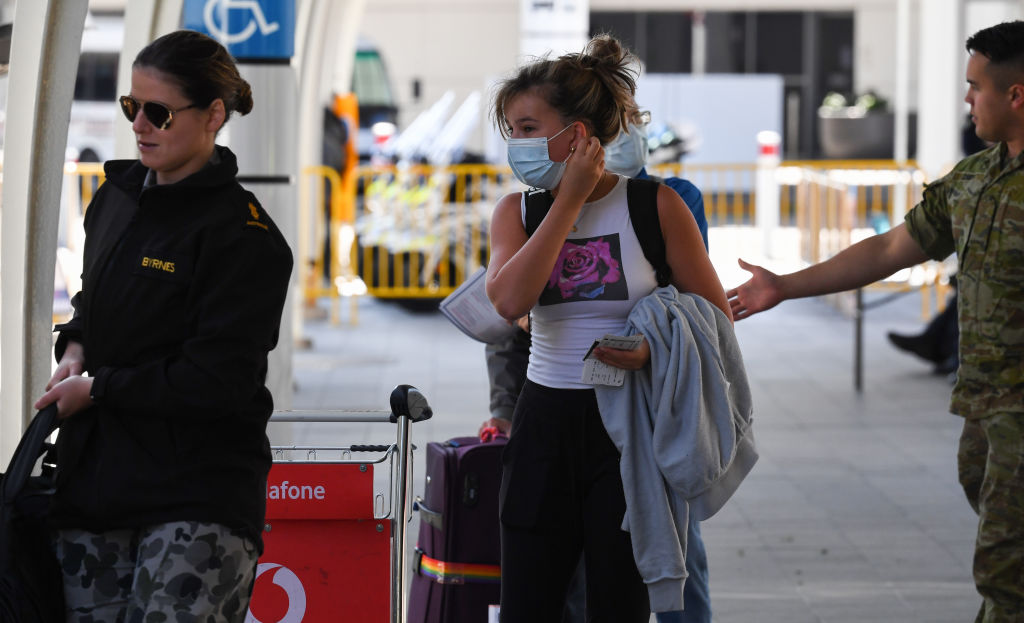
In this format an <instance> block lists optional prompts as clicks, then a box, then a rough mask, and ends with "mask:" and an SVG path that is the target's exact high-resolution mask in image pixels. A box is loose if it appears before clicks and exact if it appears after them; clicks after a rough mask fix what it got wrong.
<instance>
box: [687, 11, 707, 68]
mask: <svg viewBox="0 0 1024 623" xmlns="http://www.w3.org/2000/svg"><path fill="white" fill-rule="evenodd" d="M705 20H706V13H705V12H704V11H694V12H693V26H692V27H691V29H690V30H691V33H692V37H693V39H692V43H691V44H690V53H691V58H692V61H693V63H692V65H693V66H692V68H691V72H690V73H692V74H693V75H695V76H703V75H704V74H705V73H707V60H708V59H707V56H708V55H707V52H708V28H707V24H706V23H705Z"/></svg>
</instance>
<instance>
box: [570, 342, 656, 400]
mask: <svg viewBox="0 0 1024 623" xmlns="http://www.w3.org/2000/svg"><path fill="white" fill-rule="evenodd" d="M643 339H644V336H643V335H640V334H639V333H638V334H636V335H628V336H626V335H606V336H604V337H602V338H601V339H599V340H594V343H593V344H592V345H591V346H590V350H588V351H587V354H586V355H584V356H583V376H582V378H581V379H580V380H581V381H583V382H584V383H589V384H590V385H611V386H613V387H619V386H621V385H622V383H623V382H624V381H625V380H626V371H625V370H623V369H622V368H616V367H615V366H610V365H608V364H606V363H604V362H603V361H599V360H597V359H595V358H594V357H593V355H592V354H591V353H593V352H594V349H595V348H597V347H598V346H600V347H602V348H618V349H620V350H636V349H637V348H638V347H639V346H640V342H642V341H643Z"/></svg>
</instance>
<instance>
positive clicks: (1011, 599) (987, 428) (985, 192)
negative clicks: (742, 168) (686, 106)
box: [727, 21, 1024, 623]
mask: <svg viewBox="0 0 1024 623" xmlns="http://www.w3.org/2000/svg"><path fill="white" fill-rule="evenodd" d="M967 50H968V52H970V53H971V56H970V59H969V61H968V65H967V82H968V85H969V86H968V91H967V96H966V97H965V101H966V102H967V103H968V104H970V106H971V116H972V119H973V120H974V122H975V127H976V131H977V134H978V137H979V138H981V139H983V140H986V141H989V142H993V143H995V145H994V146H993V147H990V148H989V149H986V150H984V151H982V152H979V153H977V154H974V155H972V156H969V157H967V158H965V159H964V160H962V161H961V162H960V163H958V164H957V165H956V167H954V168H953V170H952V171H951V172H950V173H949V174H947V175H946V176H945V177H943V178H942V179H940V180H938V181H936V182H935V183H933V184H931V185H929V186H928V187H927V189H926V190H925V193H924V198H923V199H922V201H921V203H919V204H918V205H917V206H916V207H914V209H913V210H911V211H910V212H908V213H907V216H906V220H905V222H904V223H903V224H901V225H899V226H898V227H895V228H893V229H891V230H890V231H888V232H886V233H884V234H880V235H877V236H873V237H871V238H868V239H866V240H864V241H862V242H860V243H858V244H856V245H853V246H851V247H850V248H848V249H846V250H845V251H843V252H842V253H839V254H838V255H836V256H835V257H833V258H831V259H829V260H828V261H826V262H823V263H821V264H817V265H815V266H811V267H809V268H806V269H804V270H801V271H798V272H795V273H790V274H787V275H775V274H773V273H771V272H769V271H767V270H765V269H764V268H761V267H759V266H754V265H751V264H747V263H746V262H744V261H743V260H740V266H742V267H743V268H745V269H747V270H749V271H750V272H751V273H752V274H753V276H752V277H751V279H750V280H749V281H748V282H746V283H745V284H743V285H741V286H739V287H738V288H734V289H733V290H730V291H729V292H728V293H727V294H728V296H729V298H730V302H731V305H732V312H733V317H734V318H736V319H737V320H739V319H742V318H746V317H748V316H750V315H751V314H754V313H757V312H760V311H763V310H766V309H770V308H772V307H774V306H775V305H777V304H778V303H780V302H781V301H783V300H786V299H791V298H799V297H804V296H816V295H820V294H827V293H831V292H841V291H844V290H850V289H853V288H858V287H861V286H864V285H867V284H869V283H871V282H873V281H876V280H878V279H881V278H883V277H885V276H887V275H890V274H892V273H894V272H896V271H897V270H899V269H902V268H906V267H909V266H913V265H915V264H918V263H920V262H923V261H925V260H927V259H929V258H930V259H936V260H941V259H944V258H945V257H947V256H949V255H950V254H952V253H954V252H955V253H956V254H957V259H958V263H959V272H958V275H959V276H958V279H959V292H958V305H957V308H958V321H959V326H960V368H959V371H958V376H957V383H956V386H955V387H954V388H953V396H952V400H951V404H950V411H952V412H953V413H955V414H957V415H960V416H963V417H964V430H963V434H962V436H961V439H960V448H959V452H958V463H959V472H960V482H961V484H962V485H963V488H964V492H965V493H966V494H967V499H968V501H969V502H970V504H971V506H972V507H973V508H974V510H975V511H977V513H978V516H979V524H978V534H977V541H976V543H975V555H974V579H975V584H976V585H977V588H978V592H979V593H981V595H982V597H983V604H982V607H981V611H980V612H979V613H978V618H977V623H994V622H1000V623H1003V622H1011V621H1012V622H1018V623H1020V622H1024V153H1022V152H1024V22H1021V21H1015V22H1008V23H1004V24H999V25H997V26H993V27H991V28H986V29H984V30H981V31H979V32H978V33H976V34H975V35H974V36H972V37H971V38H970V39H968V40H967Z"/></svg>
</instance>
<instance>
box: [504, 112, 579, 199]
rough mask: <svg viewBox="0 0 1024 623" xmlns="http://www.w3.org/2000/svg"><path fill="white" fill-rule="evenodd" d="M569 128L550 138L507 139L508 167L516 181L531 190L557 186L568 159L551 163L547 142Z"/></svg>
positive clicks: (550, 188)
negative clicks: (510, 168)
mask: <svg viewBox="0 0 1024 623" xmlns="http://www.w3.org/2000/svg"><path fill="white" fill-rule="evenodd" d="M571 127H572V124H571V123H570V124H569V125H567V126H565V127H564V128H562V129H561V130H559V131H558V133H557V134H555V135H554V136H552V137H551V138H544V137H543V136H540V137H537V138H510V139H508V166H510V167H512V173H513V174H514V175H515V176H516V179H517V180H519V181H520V182H522V183H524V184H526V185H527V186H530V187H531V188H543V189H545V190H552V189H554V188H555V187H556V186H558V183H559V182H560V181H562V174H563V173H565V160H568V159H569V158H568V157H566V159H565V160H563V161H561V162H554V161H552V160H551V158H550V156H549V155H548V142H550V141H552V140H554V139H555V138H556V137H558V135H559V134H561V133H562V132H565V131H566V130H568V129H569V128H571Z"/></svg>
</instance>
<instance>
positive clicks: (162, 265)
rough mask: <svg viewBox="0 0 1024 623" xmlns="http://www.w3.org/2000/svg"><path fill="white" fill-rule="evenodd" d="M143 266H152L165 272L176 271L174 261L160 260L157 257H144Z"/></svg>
mask: <svg viewBox="0 0 1024 623" xmlns="http://www.w3.org/2000/svg"><path fill="white" fill-rule="evenodd" d="M142 267H143V268H152V269H155V270H162V271H164V272H165V273H173V272H174V262H168V261H166V260H158V259H157V258H155V257H146V256H143V257H142Z"/></svg>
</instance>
